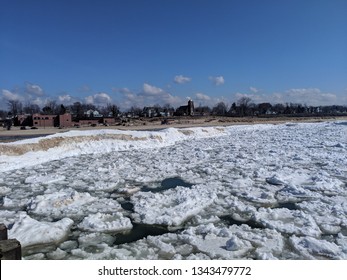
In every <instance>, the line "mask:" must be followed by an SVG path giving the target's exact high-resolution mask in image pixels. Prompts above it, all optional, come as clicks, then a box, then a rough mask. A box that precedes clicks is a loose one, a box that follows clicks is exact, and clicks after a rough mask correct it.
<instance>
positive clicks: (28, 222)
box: [9, 212, 73, 248]
mask: <svg viewBox="0 0 347 280" xmlns="http://www.w3.org/2000/svg"><path fill="white" fill-rule="evenodd" d="M72 225H73V221H72V220H71V219H69V218H63V219H62V220H60V221H57V222H54V223H50V222H40V221H37V220H35V219H32V218H31V217H29V216H28V215H27V214H26V213H24V212H23V213H21V215H20V217H19V220H18V221H16V222H15V223H14V225H13V227H12V228H11V230H9V238H15V239H17V240H18V241H19V242H20V243H21V246H22V247H23V248H24V247H28V246H33V245H42V244H52V243H53V244H58V243H60V242H61V241H63V240H64V239H65V238H66V237H67V235H68V233H69V231H70V228H71V227H72Z"/></svg>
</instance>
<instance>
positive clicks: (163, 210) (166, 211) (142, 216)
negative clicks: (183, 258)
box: [131, 185, 216, 226]
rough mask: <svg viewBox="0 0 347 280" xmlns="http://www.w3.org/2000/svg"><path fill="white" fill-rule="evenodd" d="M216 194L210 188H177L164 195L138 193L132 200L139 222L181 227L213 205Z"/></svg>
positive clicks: (165, 192)
mask: <svg viewBox="0 0 347 280" xmlns="http://www.w3.org/2000/svg"><path fill="white" fill-rule="evenodd" d="M215 198H216V194H215V193H214V191H213V190H211V189H209V187H208V186H205V185H198V186H193V187H192V188H191V189H188V188H184V187H177V188H175V189H170V190H167V191H164V192H163V193H152V192H138V193H136V194H135V195H134V196H133V197H132V198H131V201H132V202H133V203H134V210H135V214H133V217H134V218H135V220H136V221H137V222H142V223H145V224H161V225H169V226H178V225H181V224H182V223H183V222H184V221H186V220H187V219H189V218H190V217H192V216H194V215H196V214H198V213H199V212H200V211H202V210H203V209H204V208H205V207H207V206H208V205H210V204H212V203H213V201H214V199H215Z"/></svg>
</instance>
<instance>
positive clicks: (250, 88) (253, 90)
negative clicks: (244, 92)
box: [249, 87, 259, 93]
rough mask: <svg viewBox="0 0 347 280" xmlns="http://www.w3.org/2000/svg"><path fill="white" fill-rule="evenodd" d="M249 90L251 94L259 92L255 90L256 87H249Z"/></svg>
mask: <svg viewBox="0 0 347 280" xmlns="http://www.w3.org/2000/svg"><path fill="white" fill-rule="evenodd" d="M249 90H250V91H251V92H254V93H257V92H258V91H259V89H257V88H255V87H249Z"/></svg>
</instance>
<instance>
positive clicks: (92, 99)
mask: <svg viewBox="0 0 347 280" xmlns="http://www.w3.org/2000/svg"><path fill="white" fill-rule="evenodd" d="M84 100H85V102H86V103H87V104H94V105H101V106H105V105H107V103H111V102H112V98H111V97H110V96H109V95H108V94H107V93H105V92H100V93H97V94H94V95H90V96H87V97H85V99H84Z"/></svg>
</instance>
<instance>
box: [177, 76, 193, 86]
mask: <svg viewBox="0 0 347 280" xmlns="http://www.w3.org/2000/svg"><path fill="white" fill-rule="evenodd" d="M191 80H192V78H189V77H184V76H183V75H178V76H175V78H174V82H175V83H176V84H184V83H188V82H190V81H191Z"/></svg>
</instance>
